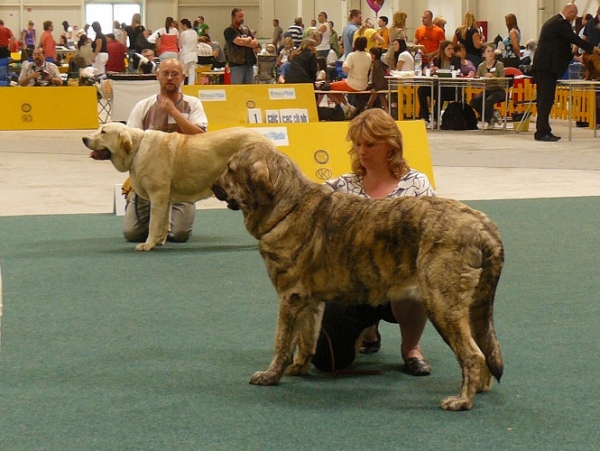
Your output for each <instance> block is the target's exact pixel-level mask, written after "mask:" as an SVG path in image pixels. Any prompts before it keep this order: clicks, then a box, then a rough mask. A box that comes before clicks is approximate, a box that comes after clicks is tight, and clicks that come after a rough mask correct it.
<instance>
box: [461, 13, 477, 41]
mask: <svg viewBox="0 0 600 451" xmlns="http://www.w3.org/2000/svg"><path fill="white" fill-rule="evenodd" d="M475 24H476V22H475V14H473V13H472V12H471V11H467V13H466V14H465V18H464V19H463V23H462V25H461V26H460V27H458V33H459V34H460V37H461V38H463V39H467V32H468V31H469V29H470V28H472V27H474V26H475Z"/></svg>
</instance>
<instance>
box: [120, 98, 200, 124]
mask: <svg viewBox="0 0 600 451" xmlns="http://www.w3.org/2000/svg"><path fill="white" fill-rule="evenodd" d="M157 100H158V95H155V96H151V97H148V98H146V99H143V100H140V101H139V102H138V103H137V104H136V105H135V106H134V107H133V110H132V111H131V113H130V114H129V118H128V119H127V125H128V126H129V127H133V128H141V129H142V130H162V131H164V132H174V131H179V130H177V124H176V123H175V120H174V119H173V118H172V117H171V116H167V117H165V116H166V115H165V114H164V113H163V112H162V111H161V110H160V109H157V108H156V106H155V105H156V102H157ZM175 106H176V107H177V109H178V110H179V111H180V112H181V113H182V114H183V115H184V116H186V117H187V119H188V120H189V121H190V122H191V123H192V124H195V125H197V126H198V127H202V128H203V129H204V130H206V129H207V127H208V118H207V117H206V113H205V112H204V106H203V105H202V102H201V101H200V99H199V98H198V97H192V96H186V95H185V94H183V97H182V99H181V100H180V101H179V102H177V103H176V104H175ZM153 107H154V108H153ZM149 113H150V114H149Z"/></svg>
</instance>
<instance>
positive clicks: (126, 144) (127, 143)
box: [119, 130, 133, 153]
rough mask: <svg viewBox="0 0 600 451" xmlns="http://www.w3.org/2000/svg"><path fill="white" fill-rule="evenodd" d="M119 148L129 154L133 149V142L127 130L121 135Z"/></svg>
mask: <svg viewBox="0 0 600 451" xmlns="http://www.w3.org/2000/svg"><path fill="white" fill-rule="evenodd" d="M119 147H120V148H121V149H123V150H124V151H125V152H127V153H129V152H131V149H133V140H132V139H131V135H130V134H129V132H128V131H127V130H123V131H122V132H120V133H119Z"/></svg>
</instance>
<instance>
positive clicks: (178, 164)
mask: <svg viewBox="0 0 600 451" xmlns="http://www.w3.org/2000/svg"><path fill="white" fill-rule="evenodd" d="M83 143H84V144H85V145H86V146H87V147H88V148H90V149H92V153H91V154H90V158H93V159H95V160H109V159H110V161H112V164H113V165H114V167H115V168H116V169H117V170H118V171H120V172H127V171H129V176H130V178H131V185H132V187H133V189H134V190H135V192H136V193H137V194H138V195H139V196H141V197H142V198H144V199H148V200H149V201H150V202H151V209H150V227H149V233H148V239H147V240H146V242H145V243H140V244H138V245H137V246H136V250H138V251H149V250H151V249H153V248H154V247H155V246H159V245H161V244H164V242H165V240H166V238H167V233H168V228H169V212H170V202H196V201H197V200H200V199H205V198H207V197H210V196H211V195H212V192H211V191H210V187H211V185H212V183H213V182H214V181H215V180H216V179H217V178H218V176H219V175H221V174H222V173H223V171H224V170H225V168H226V167H227V161H228V160H229V157H231V156H232V155H233V154H234V153H235V152H237V151H238V150H241V149H252V148H253V147H255V146H258V145H265V143H266V144H267V145H270V143H271V141H270V140H269V139H268V138H265V137H264V136H262V135H260V134H259V133H256V132H254V131H252V130H248V129H245V128H243V127H235V128H230V129H224V130H219V131H215V132H210V133H201V134H198V135H183V134H180V133H164V132H160V131H157V130H146V131H144V130H140V129H137V128H130V127H127V126H126V125H123V124H119V123H109V124H106V125H103V126H101V127H100V128H99V129H98V131H96V132H95V133H93V134H91V135H89V136H86V137H84V138H83Z"/></svg>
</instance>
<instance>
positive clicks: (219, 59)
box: [204, 35, 227, 69]
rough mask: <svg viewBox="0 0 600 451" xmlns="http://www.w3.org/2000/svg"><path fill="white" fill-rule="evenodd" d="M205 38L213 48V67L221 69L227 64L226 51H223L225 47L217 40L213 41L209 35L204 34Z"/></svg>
mask: <svg viewBox="0 0 600 451" xmlns="http://www.w3.org/2000/svg"><path fill="white" fill-rule="evenodd" d="M204 39H205V40H206V43H207V44H208V45H210V47H211V48H212V50H213V60H212V65H213V68H217V69H220V68H223V67H225V66H226V65H227V60H226V58H225V52H224V51H223V47H221V44H219V43H218V42H217V41H213V40H212V39H211V38H210V36H209V35H206V36H204Z"/></svg>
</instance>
